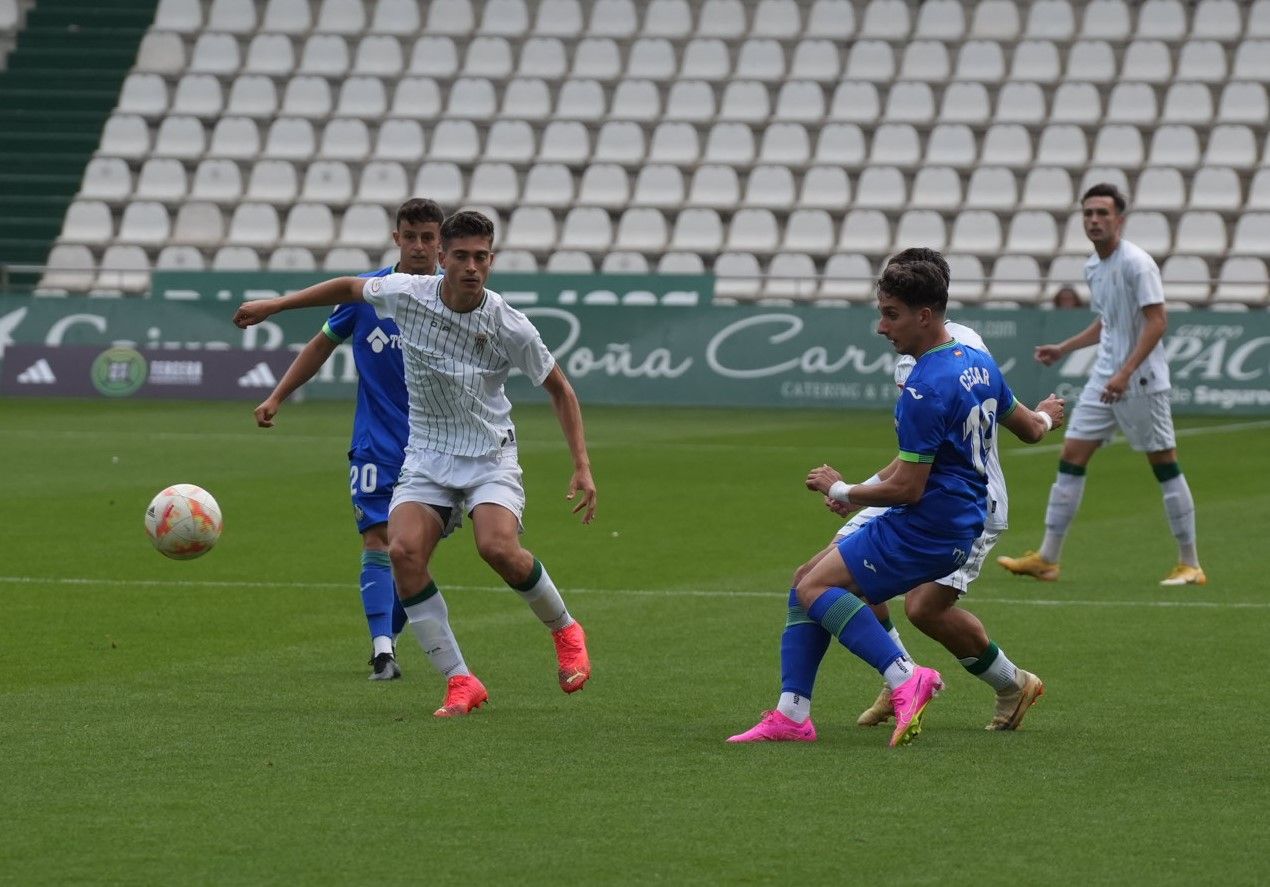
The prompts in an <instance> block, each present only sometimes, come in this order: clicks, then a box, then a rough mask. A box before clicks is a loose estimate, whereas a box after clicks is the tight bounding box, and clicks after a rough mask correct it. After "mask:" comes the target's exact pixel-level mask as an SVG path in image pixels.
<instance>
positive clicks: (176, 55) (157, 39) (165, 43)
mask: <svg viewBox="0 0 1270 887" xmlns="http://www.w3.org/2000/svg"><path fill="white" fill-rule="evenodd" d="M11 2H12V0H11ZM13 9H14V10H15V11H16V10H17V5H16V3H15V4H14V6H13ZM0 30H3V28H0ZM229 41H230V42H231V43H232V44H233V46H234V50H233V51H234V58H235V63H234V65H233V68H230V69H229V70H235V69H237V67H238V63H237V61H236V59H237V53H238V43H237V41H235V40H234V39H233V38H232V37H230V38H229ZM186 68H187V62H186V58H185V43H184V42H182V40H181V37H180V35H179V34H176V33H173V32H171V31H153V30H152V31H147V32H146V35H145V36H144V37H142V38H141V45H140V46H139V47H138V48H137V62H136V65H135V66H134V67H133V70H134V71H138V72H142V73H146V74H166V75H168V76H175V75H177V74H180V73H181V72H182V71H185V70H186ZM189 68H190V70H194V68H193V66H192V65H191V66H189Z"/></svg>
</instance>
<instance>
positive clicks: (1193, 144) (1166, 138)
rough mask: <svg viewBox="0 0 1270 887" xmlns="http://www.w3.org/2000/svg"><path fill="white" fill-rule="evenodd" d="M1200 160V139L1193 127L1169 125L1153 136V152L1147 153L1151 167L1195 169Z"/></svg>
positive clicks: (1156, 131)
mask: <svg viewBox="0 0 1270 887" xmlns="http://www.w3.org/2000/svg"><path fill="white" fill-rule="evenodd" d="M1218 129H1220V127H1218ZM1210 143H1211V137H1210ZM1199 159H1200V155H1199V137H1198V136H1197V135H1196V134H1195V130H1194V129H1192V128H1191V127H1189V126H1182V125H1179V124H1168V125H1165V126H1161V127H1159V128H1157V129H1156V130H1155V132H1154V133H1153V134H1152V136H1151V150H1150V151H1149V152H1148V153H1147V163H1148V164H1149V165H1151V166H1176V167H1178V168H1180V169H1194V168H1195V167H1196V166H1197V165H1199ZM1230 165H1233V164H1230Z"/></svg>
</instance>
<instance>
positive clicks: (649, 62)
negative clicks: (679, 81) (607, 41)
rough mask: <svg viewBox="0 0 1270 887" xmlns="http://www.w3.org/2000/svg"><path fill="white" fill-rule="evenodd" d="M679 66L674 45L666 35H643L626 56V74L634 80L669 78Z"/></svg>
mask: <svg viewBox="0 0 1270 887" xmlns="http://www.w3.org/2000/svg"><path fill="white" fill-rule="evenodd" d="M677 67H678V63H677V61H676V59H675V50H674V47H673V46H671V43H670V41H669V40H667V39H665V38H664V37H641V38H640V39H638V40H636V41H635V42H634V43H633V44H632V45H631V48H630V52H629V53H628V54H627V58H626V76H627V77H628V78H630V79H633V80H635V79H644V80H669V79H671V78H673V77H674V76H675V71H676V69H677Z"/></svg>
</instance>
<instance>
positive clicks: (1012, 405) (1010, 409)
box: [997, 392, 1019, 419]
mask: <svg viewBox="0 0 1270 887" xmlns="http://www.w3.org/2000/svg"><path fill="white" fill-rule="evenodd" d="M1010 393H1011V394H1013V393H1014V392H1010ZM1018 405H1019V399H1018V398H1017V397H1016V398H1014V400H1013V401H1011V402H1010V408H1009V409H1008V410H1006V411H1005V412H1004V413H1001V414H999V415H998V416H997V419H1004V418H1006V417H1007V416H1009V415H1010V414H1011V413H1013V412H1014V410H1015V408H1016V407H1017V406H1018Z"/></svg>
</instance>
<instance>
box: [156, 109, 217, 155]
mask: <svg viewBox="0 0 1270 887" xmlns="http://www.w3.org/2000/svg"><path fill="white" fill-rule="evenodd" d="M205 148H206V134H205V133H204V131H203V124H202V123H200V122H199V121H198V120H197V119H196V118H194V117H165V118H163V122H162V123H160V124H159V129H158V132H157V133H156V134H155V137H154V149H153V153H154V155H155V156H156V157H179V158H181V159H182V160H193V159H195V158H197V157H200V156H202V154H203V152H204V149H205Z"/></svg>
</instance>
